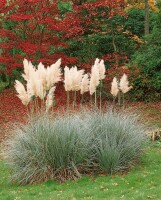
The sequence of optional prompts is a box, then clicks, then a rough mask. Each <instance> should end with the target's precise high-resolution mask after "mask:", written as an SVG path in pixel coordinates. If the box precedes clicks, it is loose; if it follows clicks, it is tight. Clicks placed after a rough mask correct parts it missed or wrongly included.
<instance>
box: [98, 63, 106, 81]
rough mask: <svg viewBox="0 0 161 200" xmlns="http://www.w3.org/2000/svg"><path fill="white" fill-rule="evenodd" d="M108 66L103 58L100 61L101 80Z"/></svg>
mask: <svg viewBox="0 0 161 200" xmlns="http://www.w3.org/2000/svg"><path fill="white" fill-rule="evenodd" d="M105 72H106V68H105V64H104V60H101V61H100V63H99V75H100V80H103V79H104V78H105V77H106V76H105Z"/></svg>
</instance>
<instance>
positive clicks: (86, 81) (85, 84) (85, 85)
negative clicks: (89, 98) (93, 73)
mask: <svg viewBox="0 0 161 200" xmlns="http://www.w3.org/2000/svg"><path fill="white" fill-rule="evenodd" d="M80 90H81V91H80V93H81V94H84V93H85V92H88V91H89V77H88V74H84V76H83V78H82V82H81V88H80Z"/></svg>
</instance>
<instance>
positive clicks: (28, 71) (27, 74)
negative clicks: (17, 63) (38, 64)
mask: <svg viewBox="0 0 161 200" xmlns="http://www.w3.org/2000/svg"><path fill="white" fill-rule="evenodd" d="M23 65H24V74H22V77H23V78H24V79H25V80H26V81H28V80H29V79H30V78H31V76H32V73H34V72H35V71H36V69H35V67H34V66H33V65H32V63H31V62H30V61H28V60H27V59H24V61H23Z"/></svg>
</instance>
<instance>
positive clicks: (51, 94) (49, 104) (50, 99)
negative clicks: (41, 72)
mask: <svg viewBox="0 0 161 200" xmlns="http://www.w3.org/2000/svg"><path fill="white" fill-rule="evenodd" d="M55 89H56V87H55V86H54V87H52V88H51V89H50V90H49V93H48V95H47V99H46V111H49V110H50V108H51V107H52V106H53V99H54V92H55Z"/></svg>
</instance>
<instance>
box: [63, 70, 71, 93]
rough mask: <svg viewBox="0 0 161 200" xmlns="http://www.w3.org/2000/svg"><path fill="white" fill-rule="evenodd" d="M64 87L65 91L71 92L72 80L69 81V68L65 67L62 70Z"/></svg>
mask: <svg viewBox="0 0 161 200" xmlns="http://www.w3.org/2000/svg"><path fill="white" fill-rule="evenodd" d="M64 87H65V91H71V90H72V80H71V72H70V69H69V67H67V66H65V68H64Z"/></svg>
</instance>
